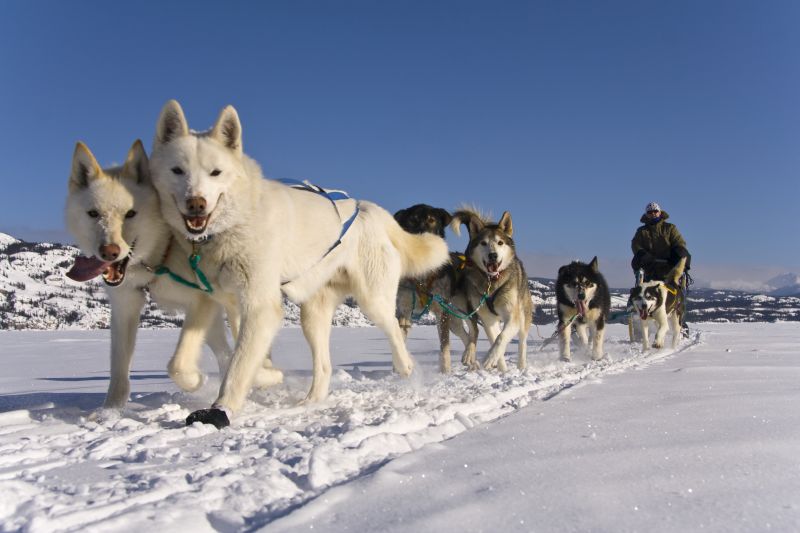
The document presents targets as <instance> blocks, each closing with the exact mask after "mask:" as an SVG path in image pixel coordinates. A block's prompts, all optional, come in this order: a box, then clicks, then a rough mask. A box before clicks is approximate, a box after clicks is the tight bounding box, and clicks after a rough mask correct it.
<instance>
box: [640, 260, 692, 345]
mask: <svg viewBox="0 0 800 533" xmlns="http://www.w3.org/2000/svg"><path fill="white" fill-rule="evenodd" d="M685 266H686V258H685V257H684V258H681V260H680V261H679V262H678V264H677V265H675V267H674V268H673V269H672V271H671V272H670V273H669V274H668V275H667V279H666V280H665V281H661V280H653V281H645V282H642V283H640V284H639V285H637V286H635V287H634V288H632V289H631V295H630V303H631V304H632V305H633V310H634V315H635V317H636V318H637V321H638V323H639V327H640V328H641V332H642V350H647V349H648V342H649V337H648V334H649V328H648V324H649V322H650V321H653V322H655V323H656V325H657V326H658V329H657V330H656V336H655V339H654V340H653V348H663V347H664V341H665V339H666V337H667V331H668V330H669V329H670V328H672V348H673V349H674V348H677V347H678V342H679V341H680V338H681V318H682V316H681V313H682V309H683V306H682V305H681V298H683V293H682V292H681V290H680V288H679V284H678V280H679V279H680V277H681V276H682V275H683V270H684V268H685Z"/></svg>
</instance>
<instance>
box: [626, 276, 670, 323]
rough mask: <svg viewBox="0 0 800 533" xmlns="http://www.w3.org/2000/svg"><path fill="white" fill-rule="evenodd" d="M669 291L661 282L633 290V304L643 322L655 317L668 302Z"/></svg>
mask: <svg viewBox="0 0 800 533" xmlns="http://www.w3.org/2000/svg"><path fill="white" fill-rule="evenodd" d="M666 292H667V289H666V288H665V287H664V283H663V282H661V281H648V282H647V283H643V284H642V285H640V286H638V287H634V288H632V289H631V304H632V305H633V308H634V309H635V310H636V312H638V313H639V317H640V318H641V319H642V320H647V319H648V318H650V317H651V316H653V315H654V314H655V312H656V310H658V308H660V307H662V306H663V305H664V302H666V299H667V298H666Z"/></svg>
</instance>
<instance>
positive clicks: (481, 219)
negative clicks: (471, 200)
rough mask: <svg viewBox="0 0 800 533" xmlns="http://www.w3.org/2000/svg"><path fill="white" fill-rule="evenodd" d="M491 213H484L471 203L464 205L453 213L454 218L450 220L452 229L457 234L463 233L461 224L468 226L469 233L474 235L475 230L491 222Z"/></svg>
mask: <svg viewBox="0 0 800 533" xmlns="http://www.w3.org/2000/svg"><path fill="white" fill-rule="evenodd" d="M490 218H491V217H490V215H487V214H484V213H482V212H481V211H480V210H479V209H478V208H476V207H473V206H471V205H462V206H461V207H459V208H458V210H457V211H456V212H455V213H453V218H452V220H451V221H450V229H451V230H453V233H455V234H456V235H459V236H460V235H461V225H462V224H463V225H465V226H467V229H468V230H469V235H470V237H472V235H473V232H475V231H480V229H482V228H483V227H484V226H486V225H487V224H488V223H489V220H490Z"/></svg>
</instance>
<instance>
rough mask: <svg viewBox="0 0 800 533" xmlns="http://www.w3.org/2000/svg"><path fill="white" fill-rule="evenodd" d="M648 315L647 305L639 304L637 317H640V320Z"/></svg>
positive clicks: (645, 318)
mask: <svg viewBox="0 0 800 533" xmlns="http://www.w3.org/2000/svg"><path fill="white" fill-rule="evenodd" d="M649 315H650V314H649V313H648V312H647V306H646V305H643V306H641V307H640V308H639V318H641V319H642V320H647V317H648V316H649Z"/></svg>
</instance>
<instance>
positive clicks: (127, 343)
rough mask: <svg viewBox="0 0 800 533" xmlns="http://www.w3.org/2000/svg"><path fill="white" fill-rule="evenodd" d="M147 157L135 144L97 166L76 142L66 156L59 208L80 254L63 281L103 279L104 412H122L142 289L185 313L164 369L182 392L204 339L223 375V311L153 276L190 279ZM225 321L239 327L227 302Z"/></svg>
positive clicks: (192, 382) (272, 375) (274, 377)
mask: <svg viewBox="0 0 800 533" xmlns="http://www.w3.org/2000/svg"><path fill="white" fill-rule="evenodd" d="M149 176H150V172H149V168H148V161H147V155H146V154H145V151H144V148H143V147H142V143H141V141H136V142H135V143H134V144H133V146H132V147H131V149H130V151H129V152H128V156H127V159H126V161H125V164H124V165H122V166H120V167H113V168H106V169H102V168H101V167H100V165H98V163H97V160H96V159H95V157H94V155H92V153H91V151H89V149H88V148H87V147H86V145H84V144H83V143H80V142H79V143H78V144H77V146H76V147H75V153H74V155H73V159H72V172H71V174H70V178H69V194H68V196H67V204H66V221H67V227H68V228H69V231H70V232H71V233H72V235H73V236H74V237H75V239H76V240H77V242H78V246H79V247H80V248H81V250H82V251H83V253H85V254H86V255H87V256H89V257H79V258H78V260H77V262H76V265H75V266H74V267H73V268H72V269H71V270H70V272H69V273H68V276H70V277H71V278H72V279H75V280H77V281H87V280H89V279H92V278H94V277H96V276H97V275H102V277H103V280H104V281H105V284H106V287H107V292H108V297H109V301H110V304H111V379H110V382H109V387H108V393H107V395H106V399H105V402H104V407H106V408H114V409H117V408H121V407H123V406H124V405H125V403H126V402H127V401H128V395H129V393H130V380H129V372H130V365H131V358H132V357H133V351H134V344H135V342H136V332H137V329H138V326H139V317H140V314H141V310H142V307H143V306H144V303H145V299H146V291H149V292H150V294H151V296H152V297H153V298H154V299H155V300H156V301H157V302H158V303H159V305H161V306H164V307H167V308H170V309H180V310H183V311H185V312H186V319H185V321H184V325H183V329H182V331H181V336H180V340H179V343H178V347H177V349H176V351H175V354H174V356H173V358H172V360H171V361H170V363H169V366H168V370H169V374H170V376H171V377H172V378H173V380H175V382H176V383H177V384H178V386H180V387H181V388H182V389H184V390H189V391H192V390H195V389H197V388H198V387H199V386H200V385H201V384H202V383H203V380H204V376H203V375H202V374H201V372H200V370H199V368H198V366H197V360H198V357H199V355H200V349H201V346H202V343H203V340H204V339H206V341H207V343H208V345H209V346H210V347H211V349H212V351H213V352H214V354H215V355H216V357H217V359H218V362H219V365H220V371H224V369H225V368H226V366H227V360H228V358H229V357H230V354H231V349H230V346H229V345H228V342H227V339H226V332H225V324H224V320H223V316H222V309H221V308H220V306H219V305H217V304H215V303H214V302H213V301H212V300H211V298H209V297H208V296H207V295H205V294H204V293H203V292H202V291H200V290H196V289H193V288H189V287H187V286H183V285H181V284H180V283H177V282H175V281H173V280H171V279H169V278H167V277H156V275H155V273H154V271H155V269H156V267H159V266H161V267H166V268H169V269H170V270H171V271H172V272H173V273H175V274H177V275H180V276H182V277H183V278H184V279H187V280H193V279H194V278H193V276H192V273H191V271H190V269H189V267H188V266H187V265H186V264H185V257H184V256H183V255H182V254H179V253H176V251H177V250H176V247H175V246H171V245H170V243H171V240H172V237H171V234H170V230H169V227H168V226H167V225H166V224H165V223H164V220H163V218H162V217H161V213H160V209H159V202H158V196H157V195H156V193H155V190H154V189H153V187H152V184H151V183H150V178H149ZM228 307H229V308H230V310H231V311H230V313H229V318H231V324H232V325H233V326H234V329H235V326H236V325H237V324H238V321H237V317H236V315H235V312H236V308H235V306H234V305H232V302H230V303H228ZM281 379H282V375H281V374H280V373H279V372H278V371H274V370H272V371H270V370H263V371H261V372H260V374H259V376H258V384H259V385H262V386H266V385H269V384H273V383H277V382H280V380H281Z"/></svg>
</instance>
